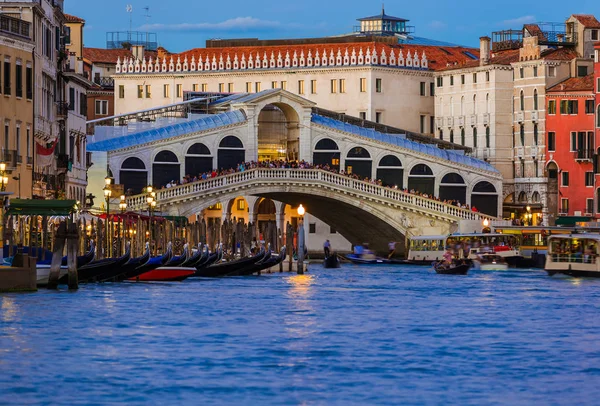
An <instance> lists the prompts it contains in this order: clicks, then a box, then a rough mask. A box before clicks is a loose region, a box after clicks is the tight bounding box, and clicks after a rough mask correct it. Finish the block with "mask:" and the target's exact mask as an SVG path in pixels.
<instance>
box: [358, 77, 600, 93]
mask: <svg viewBox="0 0 600 406" xmlns="http://www.w3.org/2000/svg"><path fill="white" fill-rule="evenodd" d="M598 89H599V90H598V92H600V81H599V82H598ZM366 91H367V79H366V78H360V92H361V93H365V92H366Z"/></svg>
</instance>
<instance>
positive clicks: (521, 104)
mask: <svg viewBox="0 0 600 406" xmlns="http://www.w3.org/2000/svg"><path fill="white" fill-rule="evenodd" d="M519 101H520V108H521V111H524V110H525V93H523V91H522V90H521V96H520V98H519Z"/></svg>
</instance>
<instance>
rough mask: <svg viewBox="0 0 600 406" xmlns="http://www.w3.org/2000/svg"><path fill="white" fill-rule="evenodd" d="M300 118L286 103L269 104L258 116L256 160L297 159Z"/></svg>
mask: <svg viewBox="0 0 600 406" xmlns="http://www.w3.org/2000/svg"><path fill="white" fill-rule="evenodd" d="M299 137H300V117H299V115H298V112H297V111H296V110H295V109H294V108H293V107H292V106H290V105H289V104H286V103H271V104H267V105H266V106H264V107H263V108H262V110H261V111H260V113H259V115H258V160H259V161H265V160H279V159H283V160H285V159H287V160H290V161H293V160H297V159H298V158H299V151H300V138H299Z"/></svg>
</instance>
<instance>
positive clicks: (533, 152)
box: [529, 146, 544, 159]
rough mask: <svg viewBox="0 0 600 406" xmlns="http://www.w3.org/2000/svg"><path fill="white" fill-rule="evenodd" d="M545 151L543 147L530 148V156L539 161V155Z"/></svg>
mask: <svg viewBox="0 0 600 406" xmlns="http://www.w3.org/2000/svg"><path fill="white" fill-rule="evenodd" d="M543 151H544V149H543V148H541V147H537V146H535V147H529V155H530V156H531V157H532V158H533V159H537V157H538V155H539V154H540V153H541V152H543Z"/></svg>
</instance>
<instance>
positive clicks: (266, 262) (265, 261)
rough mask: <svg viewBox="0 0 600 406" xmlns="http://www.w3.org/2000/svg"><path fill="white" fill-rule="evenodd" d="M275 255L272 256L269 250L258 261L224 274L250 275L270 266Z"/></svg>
mask: <svg viewBox="0 0 600 406" xmlns="http://www.w3.org/2000/svg"><path fill="white" fill-rule="evenodd" d="M276 258H277V257H276V256H273V254H272V252H271V251H270V250H269V251H267V252H266V253H265V256H264V257H263V258H262V259H261V260H260V261H258V262H256V263H254V264H252V265H250V266H248V267H246V268H242V269H237V270H235V271H233V272H231V273H228V274H227V275H225V276H248V275H252V274H254V273H256V272H260V271H262V270H263V269H266V268H267V267H269V268H270V267H271V266H272V265H270V264H272V263H274V262H275V260H276Z"/></svg>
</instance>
